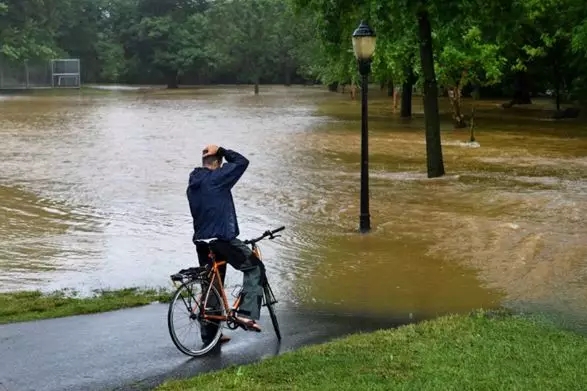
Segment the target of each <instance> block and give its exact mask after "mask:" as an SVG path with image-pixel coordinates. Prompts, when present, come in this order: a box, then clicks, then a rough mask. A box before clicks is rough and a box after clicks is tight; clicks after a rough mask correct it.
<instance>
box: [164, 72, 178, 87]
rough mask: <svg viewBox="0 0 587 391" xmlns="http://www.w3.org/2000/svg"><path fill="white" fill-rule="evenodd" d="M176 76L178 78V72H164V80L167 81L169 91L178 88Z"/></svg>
mask: <svg viewBox="0 0 587 391" xmlns="http://www.w3.org/2000/svg"><path fill="white" fill-rule="evenodd" d="M178 76H179V72H178V71H167V72H165V78H166V79H167V88H169V89H175V88H179V82H178V80H177V77H178Z"/></svg>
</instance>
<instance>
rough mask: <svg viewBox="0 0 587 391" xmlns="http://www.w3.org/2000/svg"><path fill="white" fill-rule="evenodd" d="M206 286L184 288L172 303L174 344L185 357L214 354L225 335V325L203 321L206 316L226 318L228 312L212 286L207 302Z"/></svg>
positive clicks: (169, 315)
mask: <svg viewBox="0 0 587 391" xmlns="http://www.w3.org/2000/svg"><path fill="white" fill-rule="evenodd" d="M207 289H208V288H207V285H204V287H203V288H202V283H201V282H198V281H188V282H186V283H184V284H182V285H181V286H180V287H179V288H178V289H177V291H176V292H175V294H174V295H173V298H172V300H171V303H169V311H168V313H167V326H168V328H169V334H170V336H171V340H172V341H173V343H174V344H175V346H176V347H177V348H178V349H179V351H181V352H182V353H184V354H186V355H188V356H192V357H198V356H203V355H204V354H206V353H208V352H209V351H210V350H212V349H213V348H214V347H215V346H216V344H217V343H218V340H219V339H220V336H221V335H222V325H223V323H224V322H222V321H212V320H205V319H202V316H201V315H202V313H203V311H204V309H205V313H206V315H218V316H226V308H225V307H224V302H223V301H222V299H221V296H220V294H219V293H218V290H217V289H216V287H214V286H212V287H211V289H210V293H209V294H208V298H207V300H206V298H205V297H204V295H205V294H206V292H207Z"/></svg>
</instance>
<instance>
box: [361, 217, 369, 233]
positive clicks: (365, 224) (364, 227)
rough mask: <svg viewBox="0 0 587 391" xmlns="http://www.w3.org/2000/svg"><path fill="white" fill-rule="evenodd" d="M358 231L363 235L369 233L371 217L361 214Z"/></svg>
mask: <svg viewBox="0 0 587 391" xmlns="http://www.w3.org/2000/svg"><path fill="white" fill-rule="evenodd" d="M359 230H360V231H361V233H363V234H364V233H367V232H369V231H371V216H369V213H364V214H361V217H360V228H359Z"/></svg>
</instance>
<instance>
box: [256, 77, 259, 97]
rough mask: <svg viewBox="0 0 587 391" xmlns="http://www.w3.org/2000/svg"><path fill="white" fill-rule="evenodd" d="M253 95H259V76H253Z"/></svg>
mask: <svg viewBox="0 0 587 391" xmlns="http://www.w3.org/2000/svg"><path fill="white" fill-rule="evenodd" d="M255 95H259V76H256V77H255Z"/></svg>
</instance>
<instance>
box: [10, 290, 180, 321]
mask: <svg viewBox="0 0 587 391" xmlns="http://www.w3.org/2000/svg"><path fill="white" fill-rule="evenodd" d="M76 296H77V294H76V293H75V292H69V293H68V292H66V291H57V292H53V293H49V294H43V293H41V292H39V291H23V292H14V293H0V324H4V323H12V322H23V321H29V320H38V319H48V318H59V317H63V316H71V315H83V314H93V313H98V312H106V311H113V310H118V309H122V308H130V307H137V306H141V305H146V304H150V303H152V302H156V301H159V302H166V301H169V299H170V293H169V292H168V291H166V290H164V289H159V290H155V289H139V288H127V289H121V290H112V291H108V290H102V291H95V292H94V295H93V296H91V297H76Z"/></svg>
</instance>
